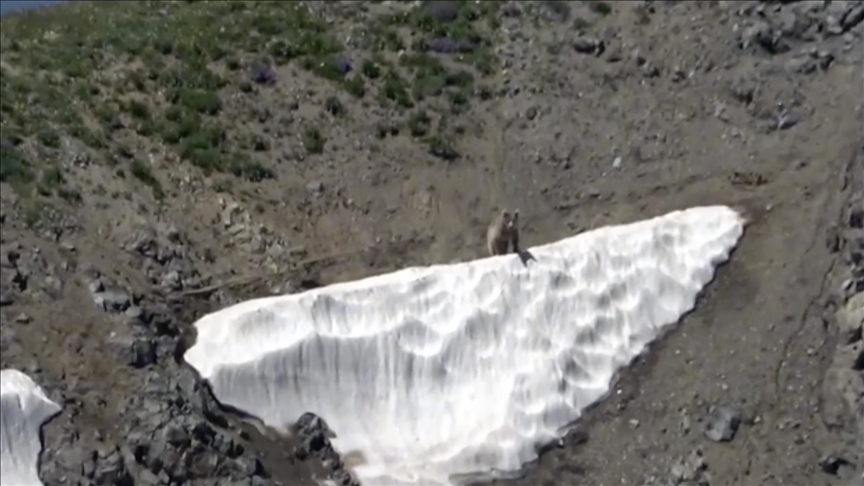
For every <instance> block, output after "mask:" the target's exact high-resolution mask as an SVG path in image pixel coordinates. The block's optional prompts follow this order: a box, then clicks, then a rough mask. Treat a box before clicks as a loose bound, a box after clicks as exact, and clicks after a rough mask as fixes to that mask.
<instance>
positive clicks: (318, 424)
mask: <svg viewBox="0 0 864 486" xmlns="http://www.w3.org/2000/svg"><path fill="white" fill-rule="evenodd" d="M294 427H295V428H296V430H297V432H298V433H299V434H301V435H311V434H316V433H321V434H323V435H324V436H325V437H327V438H328V439H332V438H334V437H336V434H335V433H333V431H332V430H331V429H330V427H329V426H328V425H327V422H325V421H324V419H322V418H321V417H319V416H317V415H315V414H314V413H311V412H306V413H304V414H303V415H301V416H300V418H299V419H297V422H295V423H294Z"/></svg>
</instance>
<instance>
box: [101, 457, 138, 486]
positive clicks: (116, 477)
mask: <svg viewBox="0 0 864 486" xmlns="http://www.w3.org/2000/svg"><path fill="white" fill-rule="evenodd" d="M93 482H94V483H95V484H97V485H99V486H101V485H105V486H108V485H110V486H132V485H133V484H134V481H133V479H132V476H130V475H129V472H128V471H127V470H126V465H125V464H124V463H123V457H122V456H121V455H120V452H119V451H117V450H113V451H111V452H110V453H108V454H107V455H104V456H103V455H101V454H100V456H99V457H98V458H97V460H96V466H95V468H94V472H93Z"/></svg>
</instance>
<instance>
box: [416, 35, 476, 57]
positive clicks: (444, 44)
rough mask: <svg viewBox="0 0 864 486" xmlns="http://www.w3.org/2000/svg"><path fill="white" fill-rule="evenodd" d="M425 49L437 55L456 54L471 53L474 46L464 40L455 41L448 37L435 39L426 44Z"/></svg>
mask: <svg viewBox="0 0 864 486" xmlns="http://www.w3.org/2000/svg"><path fill="white" fill-rule="evenodd" d="M426 48H427V49H429V50H430V51H432V52H437V53H439V54H457V53H468V52H473V51H474V49H475V48H476V47H475V46H474V44H472V43H471V42H469V41H466V40H456V39H453V38H450V37H435V38H434V39H431V40H429V41H427V42H426Z"/></svg>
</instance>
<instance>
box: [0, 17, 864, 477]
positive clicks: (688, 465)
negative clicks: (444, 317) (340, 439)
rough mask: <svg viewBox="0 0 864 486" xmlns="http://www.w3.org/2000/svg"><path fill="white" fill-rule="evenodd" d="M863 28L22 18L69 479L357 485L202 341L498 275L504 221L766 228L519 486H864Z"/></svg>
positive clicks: (27, 126) (33, 259) (9, 236)
mask: <svg viewBox="0 0 864 486" xmlns="http://www.w3.org/2000/svg"><path fill="white" fill-rule="evenodd" d="M862 19H864V3H862V2H861V1H830V2H827V1H801V2H795V1H784V2H767V1H766V2H760V1H742V2H727V1H692V2H675V1H634V2H610V3H605V2H601V1H584V2H583V1H573V2H502V3H495V2H486V3H479V4H475V3H460V2H432V3H431V4H426V3H424V4H417V3H404V4H402V3H400V4H396V3H393V2H329V3H316V2H310V3H307V4H296V3H292V2H285V3H279V4H273V3H266V2H245V3H228V2H201V1H196V2H140V3H128V2H125V3H119V4H114V3H104V4H99V5H97V4H88V3H84V2H81V3H78V4H73V5H65V6H61V7H56V8H52V9H48V10H44V11H40V12H35V13H32V14H26V15H16V16H10V17H6V18H4V19H3V20H2V29H0V48H2V52H3V56H2V59H0V68H2V71H0V80H2V81H0V113H2V119H0V120H2V121H0V129H2V140H0V142H2V147H0V149H2V165H0V184H2V192H0V201H2V207H0V213H2V214H0V223H2V226H0V238H2V252H0V277H2V291H0V305H2V307H0V313H2V316H0V317H2V339H0V344H2V357H0V365H2V367H3V368H7V367H12V368H17V369H20V370H22V371H24V372H26V373H28V374H29V375H30V376H31V377H33V379H34V380H36V381H37V382H38V383H39V384H40V385H41V386H42V387H43V388H44V389H45V390H46V392H47V393H48V394H49V396H50V397H52V398H53V399H54V400H55V401H57V402H58V403H60V404H62V405H63V407H64V410H63V412H62V413H61V414H60V415H59V416H57V417H56V418H55V419H53V420H52V421H51V422H49V423H48V424H47V425H46V426H45V427H44V442H45V449H44V451H43V453H42V461H41V464H40V470H41V475H42V478H43V480H44V481H45V483H46V484H48V485H54V484H86V485H91V484H95V485H132V484H135V485H148V484H153V485H157V484H173V485H180V484H190V485H197V484H200V485H204V484H207V485H213V484H219V485H229V484H231V485H241V484H242V485H245V484H254V485H264V484H283V485H288V484H292V485H294V484H315V482H316V481H320V480H323V479H325V478H327V477H330V478H332V479H334V480H335V481H337V482H338V483H340V484H351V483H352V482H354V479H353V478H352V477H351V476H350V473H348V472H347V471H345V470H344V468H342V466H341V461H340V458H339V457H338V455H336V454H335V453H334V452H333V450H332V448H329V446H328V444H329V443H328V441H327V440H326V437H327V435H328V434H329V432H328V431H327V430H326V424H323V423H322V422H321V421H320V420H318V419H317V418H316V417H314V416H313V415H309V416H305V417H303V419H302V420H301V423H299V424H298V426H297V429H298V434H297V435H296V438H294V439H286V438H284V437H278V436H275V435H274V434H271V433H269V432H267V431H262V430H259V428H257V427H256V426H254V425H252V424H250V423H248V421H245V420H243V419H241V418H240V417H238V416H237V415H235V414H233V413H230V412H228V411H225V410H222V409H220V407H219V406H218V405H217V404H216V402H215V401H214V400H213V398H212V396H211V395H210V394H209V392H208V390H207V388H206V386H205V385H204V384H203V383H202V382H201V381H200V380H199V379H198V378H197V377H196V376H195V374H194V372H193V371H192V370H191V369H190V368H189V367H187V366H185V365H184V363H183V361H182V354H183V351H184V350H185V349H186V347H188V346H189V345H190V343H191V342H193V340H194V338H195V337H194V332H193V331H192V329H191V324H192V322H193V321H194V320H195V319H196V318H197V317H199V316H201V315H202V314H204V313H207V312H210V311H213V310H216V309H218V308H221V307H224V306H226V305H229V304H231V303H234V302H238V301H240V300H244V299H246V298H249V297H252V296H261V295H266V294H271V293H282V292H293V291H298V290H302V289H307V288H312V287H315V286H320V285H326V284H330V283H334V282H337V281H344V280H349V279H355V278H359V277H363V276H368V275H371V274H377V273H383V272H387V271H391V270H394V269H397V268H402V267H405V266H409V265H426V264H431V263H440V262H449V261H453V260H463V259H470V258H476V257H478V256H481V255H482V254H483V251H484V244H483V243H484V242H483V238H484V230H485V226H486V224H487V223H488V221H489V220H490V218H491V216H492V215H493V214H494V212H495V211H496V210H497V209H498V208H501V207H510V208H517V207H518V208H519V209H520V211H521V214H522V216H523V219H524V222H523V224H522V231H523V234H524V236H523V239H525V240H526V244H527V245H535V244H540V243H545V242H549V241H553V240H556V239H558V238H561V237H563V236H567V235H572V234H574V233H575V232H578V231H582V230H585V229H589V228H594V227H599V226H603V225H606V224H611V223H623V222H630V221H634V220H638V219H642V218H646V217H650V216H654V215H658V214H661V213H664V212H666V211H669V210H673V209H678V208H684V207H688V206H693V205H700V204H742V205H745V206H746V207H747V208H749V210H750V211H751V212H752V214H753V216H754V220H753V223H752V224H751V226H750V227H749V228H748V231H747V233H746V235H745V237H744V238H743V240H742V242H741V245H740V247H739V248H738V250H737V251H736V252H735V254H734V256H733V258H732V260H731V261H730V263H729V264H728V265H726V266H724V267H723V269H722V270H721V271H720V272H719V274H718V278H717V279H716V281H715V282H714V283H713V284H712V285H711V286H710V288H709V289H708V290H707V292H706V293H705V296H704V298H703V299H702V301H701V302H700V304H699V306H698V308H697V310H696V311H695V312H693V313H692V314H691V315H690V316H688V317H687V318H686V319H685V320H684V321H683V322H682V324H681V325H680V326H678V327H677V328H676V329H675V330H674V331H672V332H670V333H669V335H667V336H666V337H665V338H664V339H662V340H661V341H660V342H658V343H657V344H656V345H654V346H652V349H651V350H650V352H649V353H647V354H646V355H645V356H644V357H643V358H640V359H638V360H637V361H636V362H635V363H634V365H633V366H632V368H631V369H629V370H627V371H626V372H624V373H622V374H621V377H620V380H619V381H618V383H617V384H616V386H615V387H614V390H613V392H612V393H611V395H610V397H609V398H608V399H607V400H605V401H604V402H603V403H601V404H599V405H597V406H595V407H593V408H592V409H591V410H589V411H588V412H587V413H586V415H585V417H583V419H582V420H580V421H579V423H578V424H577V427H576V429H575V430H574V431H573V432H572V433H571V434H569V435H568V436H567V438H566V439H565V440H563V441H562V442H561V443H560V444H557V445H553V447H551V448H550V450H548V451H547V452H545V453H544V454H543V455H542V456H541V458H540V460H539V461H538V463H537V464H534V465H531V467H529V468H527V469H526V471H525V474H524V477H522V478H518V479H510V480H506V481H505V480H501V481H498V482H499V483H502V484H504V483H508V484H509V483H512V484H525V485H529V484H530V485H536V484H544V485H554V484H562V485H563V484H664V485H665V484H690V485H693V484H700V485H707V484H777V485H780V484H830V485H833V484H843V485H848V484H861V483H862V482H864V476H862V474H864V452H862V451H864V378H862V372H864V355H862V353H864V351H862V340H861V323H862V319H864V302H862V300H864V293H862V292H864V262H862V253H864V229H862V219H864V194H862V192H864V107H862V100H864V67H862V63H864V39H862V36H864V24H862ZM310 412H312V413H314V412H315V411H314V410H313V411H310ZM334 432H335V433H337V434H338V431H334ZM214 478H216V479H214Z"/></svg>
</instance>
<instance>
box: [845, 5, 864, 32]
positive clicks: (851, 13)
mask: <svg viewBox="0 0 864 486" xmlns="http://www.w3.org/2000/svg"><path fill="white" fill-rule="evenodd" d="M862 21H864V4H861V3H858V4H857V5H855V6H853V7H852V8H851V9H849V10H848V11H847V12H846V14H845V15H844V16H843V19H842V20H840V28H842V29H843V31H844V32H846V31H848V30H850V29H852V28H853V27H855V26H856V25H858V24H860V23H861V22H862Z"/></svg>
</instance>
